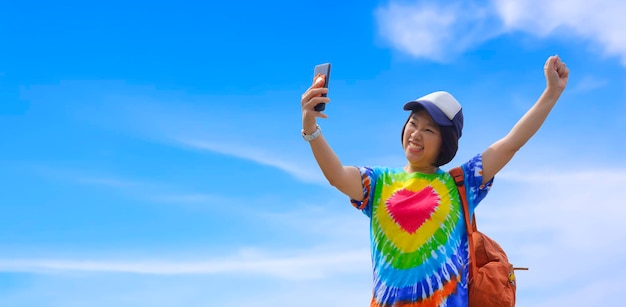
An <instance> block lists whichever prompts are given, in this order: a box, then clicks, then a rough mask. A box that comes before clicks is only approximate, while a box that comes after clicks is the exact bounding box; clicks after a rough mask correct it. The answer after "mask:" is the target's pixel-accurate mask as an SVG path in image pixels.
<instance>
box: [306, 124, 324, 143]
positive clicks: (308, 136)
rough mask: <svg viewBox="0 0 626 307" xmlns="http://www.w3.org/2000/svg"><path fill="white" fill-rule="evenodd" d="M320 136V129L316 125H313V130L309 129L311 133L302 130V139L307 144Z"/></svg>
mask: <svg viewBox="0 0 626 307" xmlns="http://www.w3.org/2000/svg"><path fill="white" fill-rule="evenodd" d="M321 134H322V129H321V128H320V126H319V125H317V124H316V125H315V128H314V129H311V131H308V132H307V130H305V129H302V138H304V140H305V141H307V142H311V141H313V140H315V139H317V138H318V137H319V136H320V135H321Z"/></svg>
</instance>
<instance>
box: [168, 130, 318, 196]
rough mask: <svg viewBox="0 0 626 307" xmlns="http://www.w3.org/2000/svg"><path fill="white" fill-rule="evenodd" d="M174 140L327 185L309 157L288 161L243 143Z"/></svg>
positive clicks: (303, 179)
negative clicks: (298, 160)
mask: <svg viewBox="0 0 626 307" xmlns="http://www.w3.org/2000/svg"><path fill="white" fill-rule="evenodd" d="M176 142H177V143H179V144H181V145H183V146H185V147H190V148H194V149H200V150H206V151H211V152H216V153H220V154H224V155H229V156H233V157H237V158H241V159H245V160H249V161H252V162H255V163H258V164H261V165H266V166H271V167H274V168H277V169H279V170H281V171H284V172H286V173H288V174H289V175H291V176H293V177H295V178H296V179H299V180H301V181H304V182H310V183H318V184H323V185H328V181H327V180H326V179H325V178H324V177H323V176H322V174H321V172H320V171H319V170H318V169H317V168H314V167H312V164H311V163H310V162H309V161H310V160H311V159H301V160H302V161H301V162H295V161H290V159H289V158H286V157H284V156H281V155H279V154H277V153H275V152H269V151H266V150H264V149H261V148H258V147H252V146H246V145H243V144H228V143H225V142H220V143H214V142H210V141H204V140H192V139H186V138H177V139H176Z"/></svg>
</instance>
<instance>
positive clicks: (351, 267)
mask: <svg viewBox="0 0 626 307" xmlns="http://www.w3.org/2000/svg"><path fill="white" fill-rule="evenodd" d="M286 254H287V255H275V256H270V255H268V254H266V253H261V252H258V251H244V252H242V253H240V254H239V255H236V256H233V257H228V258H223V259H213V260H204V261H188V260H180V261H176V260H154V259H153V258H149V259H135V260H128V261H109V260H71V259H65V260H63V259H61V260H59V259H0V271H2V272H22V273H24V272H26V273H38V274H59V273H66V272H84V273H124V274H152V275H215V274H246V275H250V274H253V275H254V274H256V275H264V276H269V277H275V278H281V279H288V280H307V279H320V278H329V277H330V276H333V275H334V274H337V273H346V272H355V271H362V270H366V269H368V267H369V265H370V263H369V256H368V252H367V250H344V251H332V252H323V251H305V252H299V253H297V254H296V253H294V252H288V253H286Z"/></svg>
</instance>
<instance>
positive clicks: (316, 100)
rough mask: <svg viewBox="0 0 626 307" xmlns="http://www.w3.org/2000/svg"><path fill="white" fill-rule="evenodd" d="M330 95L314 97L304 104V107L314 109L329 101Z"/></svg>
mask: <svg viewBox="0 0 626 307" xmlns="http://www.w3.org/2000/svg"><path fill="white" fill-rule="evenodd" d="M329 102H330V99H329V98H328V97H313V98H311V99H310V100H308V101H307V102H305V103H304V104H303V105H302V108H303V109H306V110H313V108H314V107H315V106H316V105H318V104H320V103H329Z"/></svg>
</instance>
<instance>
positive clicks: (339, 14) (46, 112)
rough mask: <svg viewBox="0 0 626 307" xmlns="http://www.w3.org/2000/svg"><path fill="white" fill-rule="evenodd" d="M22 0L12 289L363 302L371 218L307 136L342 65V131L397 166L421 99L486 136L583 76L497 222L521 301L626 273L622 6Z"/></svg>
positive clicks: (614, 294)
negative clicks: (309, 113)
mask: <svg viewBox="0 0 626 307" xmlns="http://www.w3.org/2000/svg"><path fill="white" fill-rule="evenodd" d="M442 3H443V2H440V1H382V2H378V1H359V2H356V1H343V2H335V1H316V2H311V1H306V2H298V3H296V2H293V3H288V2H284V1H265V2H255V1H240V2H220V3H212V2H207V3H204V4H203V3H198V2H191V1H184V0H182V1H176V2H164V1H150V2H147V1H146V2H142V1H135V2H130V3H129V2H127V1H106V2H99V1H91V2H88V3H86V2H78V1H55V2H43V1H42V2H39V1H11V2H6V3H3V4H0V170H1V171H0V174H1V175H0V212H1V215H0V216H2V222H1V223H0V305H1V306H16V307H17V306H64V307H66V306H235V307H236V306H250V305H255V306H303V307H307V306H320V305H321V306H366V305H367V304H368V303H369V299H370V294H371V271H370V259H369V238H368V235H369V233H368V228H367V227H368V221H367V218H366V217H365V216H364V215H362V214H361V213H359V212H357V211H356V210H355V209H353V208H352V207H351V205H350V204H349V202H348V200H347V198H346V197H345V196H343V195H342V194H341V193H339V192H337V191H336V190H334V189H333V188H332V187H330V186H329V185H328V184H327V182H326V181H325V179H324V178H323V176H322V174H321V172H320V171H319V170H318V169H317V166H316V165H315V162H314V160H313V157H312V155H311V153H310V150H309V147H308V144H306V143H305V142H304V141H303V140H302V138H301V137H300V129H301V113H300V95H301V94H302V93H303V92H304V91H305V90H306V88H307V87H308V86H309V84H310V81H311V78H312V72H313V67H314V66H315V65H316V64H319V63H323V62H332V64H333V71H332V75H331V84H330V88H331V91H330V94H329V96H330V97H331V99H332V101H331V103H329V105H328V106H327V111H326V113H327V114H328V116H329V118H328V119H324V120H320V122H319V123H320V126H322V129H323V133H324V135H325V136H326V139H327V140H328V141H329V142H330V144H331V145H332V146H333V148H334V149H335V151H336V153H337V154H338V155H339V156H340V158H341V160H342V162H343V163H344V164H349V165H386V166H401V165H403V164H404V157H403V153H402V150H401V147H400V130H401V128H402V127H401V126H402V124H403V123H404V120H405V118H406V116H407V114H406V113H405V112H404V111H402V105H403V103H404V102H406V101H408V100H409V99H413V98H416V97H419V96H422V95H424V94H427V93H429V92H432V91H436V90H447V91H450V92H451V93H453V94H454V95H455V96H456V97H457V98H458V99H459V101H460V102H461V104H462V105H463V107H464V114H465V118H466V120H465V130H464V133H463V138H462V139H461V140H460V146H461V148H460V150H459V153H458V155H457V157H456V158H455V159H454V160H453V161H452V162H451V163H450V164H449V165H447V166H446V167H444V168H445V169H448V168H450V167H452V166H455V165H458V164H460V163H463V162H464V161H466V160H468V159H469V158H471V157H472V156H473V155H475V154H477V153H480V152H481V151H482V150H483V149H484V148H486V147H487V146H488V145H489V144H491V143H492V142H494V141H496V140H497V139H499V138H500V137H502V136H504V134H505V133H507V132H508V130H509V129H510V128H511V127H512V125H513V124H514V123H515V121H516V120H517V119H518V118H519V117H520V116H522V115H523V114H524V112H525V111H526V110H527V109H528V108H529V107H530V106H531V105H532V103H533V102H534V101H535V100H536V99H537V97H538V96H539V95H540V94H541V91H542V90H543V88H544V85H545V81H544V77H543V64H544V62H545V60H546V59H547V57H549V56H550V55H553V54H558V55H560V56H561V58H562V59H563V60H564V61H565V62H566V63H567V64H568V66H569V68H570V70H571V73H570V82H569V85H568V87H567V89H566V91H565V92H564V94H563V96H562V97H561V99H560V101H559V103H558V104H557V105H556V106H555V108H554V110H553V112H552V113H551V115H550V117H549V118H548V121H547V122H546V124H545V125H544V126H543V127H542V129H541V130H540V131H539V133H538V134H537V135H536V136H535V137H534V138H533V139H532V140H531V141H530V142H529V143H528V144H527V145H526V146H525V147H524V148H523V149H522V150H521V151H520V152H519V153H518V155H517V156H516V157H515V158H514V160H513V161H512V162H511V163H510V164H509V165H507V167H506V168H505V169H504V170H503V171H502V172H501V173H500V174H499V175H498V176H497V178H496V182H495V184H494V187H493V189H492V190H491V192H490V194H489V195H488V197H487V198H486V199H485V200H484V201H483V202H482V203H481V205H480V207H479V209H478V211H477V214H478V219H479V220H478V222H479V227H480V228H481V229H482V230H483V231H485V232H487V233H489V234H490V235H491V236H492V237H493V238H495V239H496V240H498V241H499V242H500V243H501V245H502V246H503V247H504V248H505V249H506V250H507V252H508V254H509V257H510V258H511V261H512V262H513V263H514V264H516V265H518V266H528V267H530V271H528V272H521V273H519V274H518V284H519V286H518V306H592V305H594V306H604V305H606V306H612V305H618V304H619V303H618V302H621V299H620V298H621V293H622V291H623V289H625V288H626V282H625V281H624V279H623V276H624V275H626V268H624V266H623V265H621V259H624V257H625V256H626V248H624V246H626V228H625V227H624V220H626V208H624V197H623V195H621V193H620V192H621V191H623V187H622V183H623V182H626V163H625V162H624V159H623V156H624V153H625V152H626V150H625V145H624V142H623V140H624V139H626V115H625V114H626V89H625V88H626V37H625V36H624V35H623V29H624V28H626V24H625V22H626V21H625V20H624V18H623V16H622V15H623V12H624V11H626V3H625V2H623V1H617V0H602V1H594V2H592V3H591V2H589V1H578V0H576V1H552V2H550V3H548V2H545V1H539V0H527V1H514V0H492V1H447V2H445V4H442Z"/></svg>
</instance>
